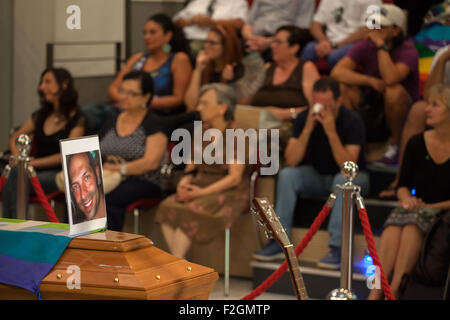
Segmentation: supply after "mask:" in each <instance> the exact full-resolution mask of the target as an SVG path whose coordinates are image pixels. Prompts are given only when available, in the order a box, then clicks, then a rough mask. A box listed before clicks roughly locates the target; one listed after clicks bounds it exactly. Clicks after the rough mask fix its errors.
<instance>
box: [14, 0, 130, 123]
mask: <svg viewBox="0 0 450 320" xmlns="http://www.w3.org/2000/svg"><path fill="white" fill-rule="evenodd" d="M69 5H78V6H79V7H80V9H81V29H80V30H76V29H75V30H69V29H68V28H67V26H66V21H67V19H68V18H69V16H70V15H69V14H67V13H66V8H67V7H68V6H69ZM124 34H125V0H32V1H30V0H14V81H13V121H12V122H13V125H14V126H16V125H19V124H21V123H23V122H24V121H25V120H26V119H27V118H28V117H29V116H30V114H31V113H32V112H33V111H34V110H36V109H37V108H38V107H39V104H38V96H37V93H36V92H37V87H38V82H39V77H40V74H41V72H42V70H44V68H45V64H46V60H45V59H46V43H48V42H81V41H83V42H92V41H121V42H124ZM114 55H115V49H114V46H113V45H92V46H74V45H71V46H67V47H62V46H57V47H55V59H65V58H79V57H114ZM114 65H115V63H114V61H107V62H83V63H73V62H70V63H67V62H64V63H55V66H63V67H65V68H67V69H68V70H69V71H70V72H71V73H72V74H73V76H74V77H80V76H99V75H111V74H114V71H115V69H114Z"/></svg>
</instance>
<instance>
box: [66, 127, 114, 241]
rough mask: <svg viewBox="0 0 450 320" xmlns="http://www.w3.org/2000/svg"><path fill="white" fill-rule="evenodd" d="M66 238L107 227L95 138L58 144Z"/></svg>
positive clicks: (98, 145) (90, 137)
mask: <svg viewBox="0 0 450 320" xmlns="http://www.w3.org/2000/svg"><path fill="white" fill-rule="evenodd" d="M60 148H61V157H62V167H63V173H64V186H65V194H66V204H67V211H68V218H69V225H70V231H69V236H72V237H74V236H79V235H83V234H87V233H92V232H94V231H98V230H101V229H105V228H106V226H107V214H106V202H105V192H104V188H103V169H102V161H101V153H100V143H99V139H98V136H97V135H94V136H86V137H80V138H74V139H64V140H60Z"/></svg>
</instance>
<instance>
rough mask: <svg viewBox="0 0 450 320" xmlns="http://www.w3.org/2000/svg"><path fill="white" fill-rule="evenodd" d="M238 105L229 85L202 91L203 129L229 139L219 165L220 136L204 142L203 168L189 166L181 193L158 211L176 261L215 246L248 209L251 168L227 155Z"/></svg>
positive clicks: (221, 153) (220, 151)
mask: <svg viewBox="0 0 450 320" xmlns="http://www.w3.org/2000/svg"><path fill="white" fill-rule="evenodd" d="M235 103H236V96H235V92H234V90H233V89H231V88H230V87H229V86H227V85H225V84H220V83H214V84H208V85H205V86H203V87H202V88H201V90H200V98H199V103H198V107H197V110H198V111H199V112H200V114H201V119H202V121H203V128H205V129H206V128H211V129H215V130H214V132H216V133H221V134H222V137H224V139H223V143H222V147H219V148H216V152H215V155H214V156H213V157H214V159H216V161H209V160H212V159H208V157H207V154H208V152H206V149H207V148H209V149H211V146H210V144H214V143H219V142H220V141H219V140H220V139H219V140H217V139H218V138H217V137H215V139H214V141H213V142H209V143H205V142H203V146H202V148H201V150H194V152H199V151H201V152H202V154H203V161H202V163H201V164H194V163H192V161H191V163H189V164H187V165H186V168H185V175H184V177H183V178H182V179H181V180H180V182H179V183H178V186H177V191H176V194H174V195H172V196H170V197H168V198H167V199H166V200H164V201H163V202H162V203H161V204H160V206H159V208H158V211H157V213H156V221H157V222H159V223H161V228H162V231H163V234H164V237H165V239H166V242H167V244H168V246H169V249H170V251H171V253H172V254H173V255H175V256H178V257H185V255H186V253H187V252H188V250H189V248H190V246H191V243H192V242H200V243H207V242H210V241H211V240H212V239H213V238H214V237H215V236H216V235H217V234H219V233H221V232H223V231H224V230H225V228H229V227H230V226H231V224H232V223H233V221H235V219H236V218H237V217H238V216H239V215H240V214H241V213H242V212H243V211H244V209H245V208H246V207H247V206H248V201H249V188H248V186H249V183H248V182H249V176H250V167H249V166H246V165H245V162H246V161H245V160H242V159H237V158H236V157H229V155H225V153H226V152H225V150H226V149H225V148H226V145H227V141H226V135H225V130H226V129H231V128H233V117H234V109H235ZM194 137H195V135H194ZM195 144H196V143H195V142H194V144H193V145H195ZM200 145H201V143H200ZM219 146H220V144H219ZM217 149H219V150H217ZM192 158H194V157H193V156H192V155H191V159H192ZM217 159H220V160H219V161H217ZM217 162H219V163H217ZM206 163H211V164H206Z"/></svg>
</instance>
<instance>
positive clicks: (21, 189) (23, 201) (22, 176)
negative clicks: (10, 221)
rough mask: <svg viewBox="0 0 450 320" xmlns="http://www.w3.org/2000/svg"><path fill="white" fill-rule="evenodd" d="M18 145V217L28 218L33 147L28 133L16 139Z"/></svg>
mask: <svg viewBox="0 0 450 320" xmlns="http://www.w3.org/2000/svg"><path fill="white" fill-rule="evenodd" d="M16 147H17V149H19V156H17V157H16V160H17V169H18V176H17V219H22V220H26V219H27V214H26V211H27V195H26V192H27V179H28V174H27V170H28V163H29V161H30V158H29V154H30V148H31V139H30V137H29V136H27V135H26V134H23V135H20V136H19V137H18V138H17V140H16Z"/></svg>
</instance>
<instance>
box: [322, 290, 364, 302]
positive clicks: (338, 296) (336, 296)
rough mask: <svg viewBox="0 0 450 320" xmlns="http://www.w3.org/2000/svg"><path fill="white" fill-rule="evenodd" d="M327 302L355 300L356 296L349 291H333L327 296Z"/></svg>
mask: <svg viewBox="0 0 450 320" xmlns="http://www.w3.org/2000/svg"><path fill="white" fill-rule="evenodd" d="M327 300H357V297H356V295H355V294H354V293H353V292H351V291H350V290H347V289H344V288H341V289H334V290H333V291H331V292H330V293H329V294H328V295H327Z"/></svg>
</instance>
